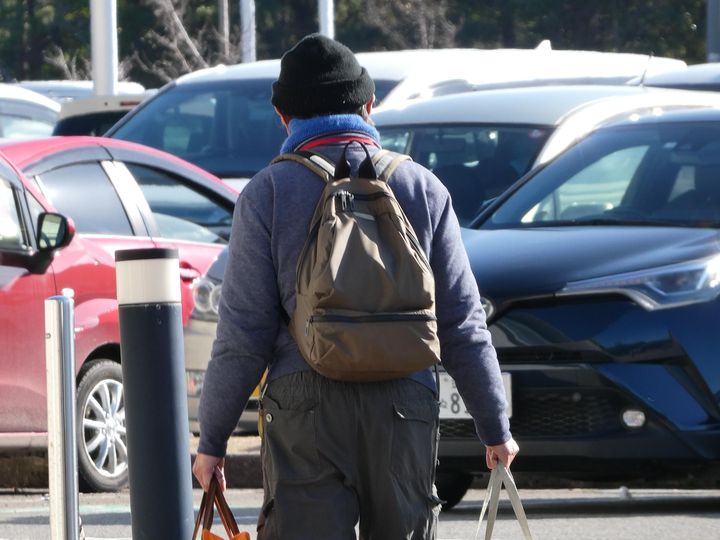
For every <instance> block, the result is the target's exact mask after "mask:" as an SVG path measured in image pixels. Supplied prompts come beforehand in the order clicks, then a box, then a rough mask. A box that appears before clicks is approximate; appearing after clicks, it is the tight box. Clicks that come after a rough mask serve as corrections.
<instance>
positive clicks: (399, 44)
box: [364, 0, 457, 49]
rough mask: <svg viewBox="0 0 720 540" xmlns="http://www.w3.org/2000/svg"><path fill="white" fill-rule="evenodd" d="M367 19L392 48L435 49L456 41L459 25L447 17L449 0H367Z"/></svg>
mask: <svg viewBox="0 0 720 540" xmlns="http://www.w3.org/2000/svg"><path fill="white" fill-rule="evenodd" d="M366 5H367V9H366V10H364V13H365V14H366V16H367V22H368V23H369V24H370V25H371V26H374V27H375V28H377V29H378V30H379V31H380V33H381V34H382V35H383V36H384V37H385V38H386V40H387V41H388V43H389V44H390V45H391V47H392V48H398V49H416V48H420V49H432V48H438V47H451V46H453V45H454V44H455V36H456V34H457V28H456V27H455V25H453V24H452V23H451V22H450V21H449V19H448V18H447V12H448V0H434V1H432V2H428V1H427V0H394V1H391V2H387V1H383V0H367V4H366Z"/></svg>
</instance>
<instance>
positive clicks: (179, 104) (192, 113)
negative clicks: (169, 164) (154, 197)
mask: <svg viewBox="0 0 720 540" xmlns="http://www.w3.org/2000/svg"><path fill="white" fill-rule="evenodd" d="M271 85H272V79H267V80H265V79H260V80H243V81H230V82H229V83H228V82H227V81H224V82H221V83H212V84H211V83H203V84H194V85H178V86H175V87H173V88H171V89H169V90H167V91H165V92H162V93H160V94H158V95H157V96H155V97H154V98H152V99H150V100H149V101H148V102H147V103H146V104H145V105H144V106H142V107H141V108H140V109H138V111H137V113H136V114H134V115H133V116H132V117H130V118H129V119H128V121H127V122H126V123H124V124H121V125H120V126H118V128H117V130H116V131H114V132H113V133H112V136H113V137H116V138H119V139H125V140H129V141H134V142H139V143H142V144H146V145H148V146H152V147H154V148H159V149H161V150H165V151H166V152H170V153H171V154H175V155H177V156H179V157H181V158H183V159H186V160H187V161H190V162H191V163H194V164H196V165H198V166H199V167H202V168H204V169H206V170H208V171H210V172H212V173H213V174H215V175H216V176H219V177H221V178H226V177H235V178H239V177H248V178H249V177H251V176H253V175H254V174H255V173H256V172H257V171H259V170H260V169H262V168H263V167H265V166H266V165H267V164H268V163H269V162H270V160H272V158H273V157H275V156H276V155H277V153H278V151H279V149H280V146H281V145H282V142H283V140H284V139H285V137H286V136H287V133H286V131H285V129H284V128H283V126H282V123H281V122H280V119H279V118H278V116H277V114H276V113H275V111H274V110H273V108H272V105H271V103H270V93H271Z"/></svg>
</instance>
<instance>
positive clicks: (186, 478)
mask: <svg viewBox="0 0 720 540" xmlns="http://www.w3.org/2000/svg"><path fill="white" fill-rule="evenodd" d="M115 261H116V271H117V299H118V306H119V315H120V352H121V357H122V373H123V387H124V392H125V426H126V429H127V445H128V472H129V481H130V511H131V521H132V537H133V540H144V539H147V540H150V539H152V540H157V539H159V538H168V539H170V538H172V539H176V538H177V539H178V540H180V539H183V538H190V537H191V536H192V532H193V525H194V522H193V521H194V520H193V505H192V477H191V471H190V444H189V433H190V428H189V425H188V410H187V391H186V388H185V360H184V356H183V328H182V306H181V293H180V270H179V264H178V252H177V250H176V249H130V250H121V251H117V252H116V253H115Z"/></svg>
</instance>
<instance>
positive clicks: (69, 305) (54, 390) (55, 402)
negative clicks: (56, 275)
mask: <svg viewBox="0 0 720 540" xmlns="http://www.w3.org/2000/svg"><path fill="white" fill-rule="evenodd" d="M74 325H75V319H74V316H73V299H72V296H71V294H67V295H65V296H53V297H51V298H48V299H46V300H45V361H46V367H47V409H48V473H49V478H48V485H49V489H50V534H51V537H52V538H53V539H55V540H59V539H63V540H77V539H78V538H79V537H80V533H81V526H80V514H79V506H80V505H79V495H78V474H77V452H76V448H77V447H76V444H75V441H76V434H75V342H74V333H73V332H74Z"/></svg>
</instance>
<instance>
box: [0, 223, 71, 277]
mask: <svg viewBox="0 0 720 540" xmlns="http://www.w3.org/2000/svg"><path fill="white" fill-rule="evenodd" d="M74 236H75V226H74V225H73V223H72V221H70V220H69V219H68V218H66V217H65V216H62V215H60V214H55V213H53V212H44V213H42V214H40V215H39V216H38V222H37V239H36V240H37V246H38V248H37V249H36V250H32V249H31V248H29V247H28V248H27V249H21V250H17V249H14V250H2V251H0V265H2V266H15V267H19V268H25V269H26V270H27V271H28V272H30V273H31V274H44V273H45V271H46V270H47V269H48V267H49V266H50V263H51V262H52V260H53V256H54V253H55V251H57V250H58V249H60V248H63V247H65V246H67V245H68V244H69V243H70V242H71V241H72V239H73V237H74Z"/></svg>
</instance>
